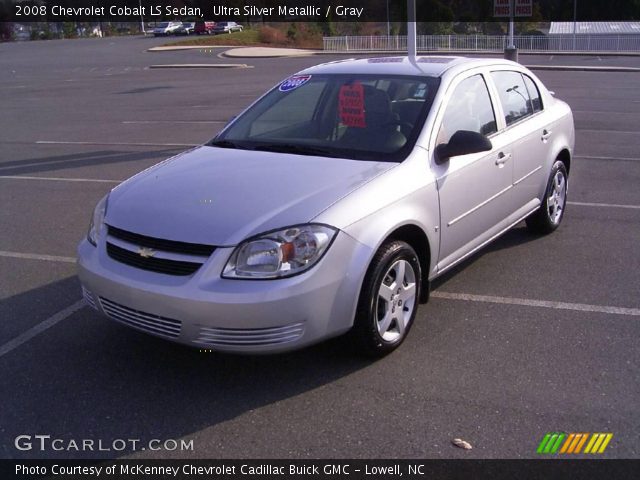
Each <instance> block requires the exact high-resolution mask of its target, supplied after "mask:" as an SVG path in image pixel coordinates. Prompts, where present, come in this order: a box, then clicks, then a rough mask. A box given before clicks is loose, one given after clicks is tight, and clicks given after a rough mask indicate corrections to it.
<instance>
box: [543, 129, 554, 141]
mask: <svg viewBox="0 0 640 480" xmlns="http://www.w3.org/2000/svg"><path fill="white" fill-rule="evenodd" d="M552 133H553V132H552V131H551V130H547V129H546V128H545V129H544V130H543V131H542V137H541V139H542V141H543V142H544V141H546V140H548V139H549V137H550V136H551V134H552Z"/></svg>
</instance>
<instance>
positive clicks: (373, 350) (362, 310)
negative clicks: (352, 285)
mask: <svg viewBox="0 0 640 480" xmlns="http://www.w3.org/2000/svg"><path fill="white" fill-rule="evenodd" d="M420 288H421V271H420V262H419V260H418V255H417V254H416V252H415V251H414V249H413V248H412V247H411V246H410V245H409V244H408V243H406V242H402V241H399V240H392V241H389V242H386V243H385V244H383V245H382V247H380V250H378V252H377V253H376V255H375V256H374V258H373V260H372V262H371V265H370V266H369V269H368V271H367V274H366V277H365V280H364V283H363V286H362V291H361V292H360V299H359V300H358V309H357V311H356V318H355V321H354V326H353V329H352V330H351V335H352V337H353V340H354V343H355V344H356V346H357V348H358V350H359V351H360V352H362V353H364V354H366V355H368V356H373V357H382V356H384V355H386V354H388V353H390V352H392V351H393V350H395V349H396V348H397V347H398V346H399V345H400V344H401V343H402V342H403V341H404V339H405V338H406V336H407V334H408V333H409V330H410V328H411V325H412V324H413V320H414V319H415V316H416V311H417V309H418V299H419V298H420Z"/></svg>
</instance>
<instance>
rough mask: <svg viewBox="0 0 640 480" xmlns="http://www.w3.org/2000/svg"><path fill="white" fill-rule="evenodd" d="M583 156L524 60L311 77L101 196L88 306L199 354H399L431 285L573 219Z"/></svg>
mask: <svg viewBox="0 0 640 480" xmlns="http://www.w3.org/2000/svg"><path fill="white" fill-rule="evenodd" d="M573 147H574V126H573V117H572V114H571V110H570V108H569V106H568V105H567V104H566V103H564V102H562V101H560V100H558V99H556V98H554V97H553V96H552V94H551V93H550V92H549V91H548V90H547V89H546V88H545V87H544V85H543V84H542V83H541V82H540V80H539V79H538V78H537V77H536V76H535V75H534V74H533V73H531V72H530V71H529V70H527V69H526V68H524V67H523V66H521V65H519V64H517V63H513V62H509V61H506V60H499V59H465V58H455V57H418V58H417V59H412V60H410V59H408V58H406V57H385V58H373V59H362V60H344V61H338V62H332V63H328V64H324V65H319V66H316V67H313V68H309V69H307V70H304V71H302V72H300V73H298V74H296V75H293V76H291V77H289V78H287V79H285V80H284V81H282V82H281V83H280V84H278V85H276V86H275V87H274V88H273V89H272V90H270V91H269V92H268V93H267V94H266V95H264V96H263V97H261V98H260V99H259V100H258V101H257V102H255V103H254V104H253V105H251V106H250V107H249V108H248V109H247V110H246V111H245V112H243V113H242V114H241V115H240V116H239V117H237V118H236V119H235V120H233V121H232V122H231V123H230V124H229V125H228V126H226V127H225V128H224V129H223V130H222V132H220V133H219V134H218V135H217V136H216V137H215V138H214V139H213V140H212V141H211V142H209V143H207V144H206V145H203V146H200V147H197V148H194V149H192V150H190V151H187V152H185V153H182V154H180V155H178V156H176V157H174V158H171V159H169V160H167V161H165V162H162V163H160V164H158V165H156V166H154V167H151V168H149V169H147V170H145V171H143V172H141V173H139V174H138V175H135V176H134V177H132V178H130V179H129V180H127V181H125V182H123V183H122V184H121V185H119V186H117V187H116V188H114V189H113V190H112V191H111V192H110V194H109V195H107V196H106V197H104V198H103V199H102V200H101V201H100V202H99V204H98V206H97V207H96V209H95V212H94V214H93V220H92V223H91V226H90V230H89V233H88V236H87V238H86V239H85V240H83V241H82V243H81V244H80V245H79V248H78V264H79V276H80V280H81V282H82V285H83V291H84V295H85V298H86V299H87V301H88V303H89V304H90V305H92V306H93V307H94V308H95V309H97V310H98V311H100V312H101V313H103V314H105V315H107V316H108V317H111V318H112V319H114V320H117V321H119V322H121V323H124V324H126V325H129V326H131V327H134V328H136V329H138V330H142V331H144V332H147V333H150V334H153V335H156V336H159V337H162V338H166V339H169V340H173V341H176V342H180V343H184V344H187V345H191V346H194V347H200V348H211V349H215V350H220V351H232V352H242V353H257V352H260V353H263V352H278V351H283V350H290V349H295V348H300V347H303V346H306V345H309V344H312V343H315V342H318V341H321V340H323V339H326V338H329V337H333V336H337V335H341V334H345V333H348V334H349V335H351V336H352V338H353V345H354V346H356V347H358V348H359V349H360V350H362V351H364V352H367V353H369V354H372V355H384V354H386V353H388V352H390V351H392V350H393V349H394V348H396V347H397V346H398V345H399V344H400V343H401V342H402V341H403V340H404V339H405V337H406V336H407V333H408V332H409V329H410V328H411V325H412V323H413V321H414V319H415V317H416V311H417V309H418V304H419V303H420V302H425V301H427V299H428V296H429V283H430V281H431V280H433V279H434V278H435V277H437V276H438V275H441V274H442V273H443V272H445V271H447V270H448V269H450V268H451V267H452V266H454V265H456V264H457V263H459V262H460V261H462V260H464V259H465V258H467V257H468V256H469V255H471V254H473V253H474V252H475V251H477V250H478V249H480V248H481V247H483V246H484V245H486V244H487V243H489V242H491V241H492V240H494V239H495V238H496V237H498V236H499V235H500V234H502V233H504V232H505V231H507V230H508V229H510V228H511V227H512V226H514V225H515V224H517V223H518V222H520V221H521V220H523V219H526V222H527V225H528V226H529V228H531V229H532V230H534V231H536V232H539V233H549V232H552V231H553V230H555V229H556V228H557V227H558V226H559V225H560V223H561V221H562V218H563V215H564V212H565V205H566V199H567V182H568V175H569V172H570V169H571V162H572V155H573ZM502 280H503V281H504V280H505V279H502Z"/></svg>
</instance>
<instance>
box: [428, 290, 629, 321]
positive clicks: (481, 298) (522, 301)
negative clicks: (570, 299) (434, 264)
mask: <svg viewBox="0 0 640 480" xmlns="http://www.w3.org/2000/svg"><path fill="white" fill-rule="evenodd" d="M431 297H433V298H441V299H445V300H462V301H467V302H482V303H499V304H504V305H521V306H525V307H539V308H553V309H556V310H573V311H576V312H590V313H608V314H614V315H628V316H634V317H640V308H625V307H612V306H606V305H589V304H586V303H566V302H552V301H548V300H529V299H526V298H516V297H494V296H492V295H472V294H469V293H451V292H442V291H440V290H434V291H433V292H431Z"/></svg>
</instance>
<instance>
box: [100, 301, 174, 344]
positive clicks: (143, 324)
mask: <svg viewBox="0 0 640 480" xmlns="http://www.w3.org/2000/svg"><path fill="white" fill-rule="evenodd" d="M100 304H101V305H102V309H103V310H104V311H105V313H106V314H107V315H109V317H111V318H112V319H114V320H117V321H119V322H122V323H126V324H127V325H129V326H130V327H133V328H137V329H139V330H143V331H145V332H149V333H154V334H156V335H161V336H164V337H169V338H176V337H178V336H180V326H181V322H180V321H179V320H174V319H173V318H167V317H161V316H160V315H154V314H152V313H145V312H141V311H140V310H134V309H132V308H129V307H125V306H124V305H120V304H119V303H116V302H112V301H111V300H107V299H106V298H104V297H100Z"/></svg>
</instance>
